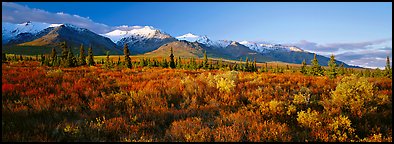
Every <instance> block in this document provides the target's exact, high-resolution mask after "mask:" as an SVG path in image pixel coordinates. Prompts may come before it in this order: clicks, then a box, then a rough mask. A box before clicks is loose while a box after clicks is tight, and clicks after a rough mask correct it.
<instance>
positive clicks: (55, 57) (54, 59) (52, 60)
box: [51, 48, 57, 66]
mask: <svg viewBox="0 0 394 144" xmlns="http://www.w3.org/2000/svg"><path fill="white" fill-rule="evenodd" d="M56 59H57V54H56V49H55V48H52V53H51V64H52V66H56Z"/></svg>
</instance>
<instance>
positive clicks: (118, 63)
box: [116, 56, 120, 66]
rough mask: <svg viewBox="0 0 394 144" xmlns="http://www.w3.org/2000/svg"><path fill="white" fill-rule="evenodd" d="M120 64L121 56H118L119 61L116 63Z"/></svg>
mask: <svg viewBox="0 0 394 144" xmlns="http://www.w3.org/2000/svg"><path fill="white" fill-rule="evenodd" d="M116 64H117V65H118V66H119V65H120V56H118V62H117V63H116Z"/></svg>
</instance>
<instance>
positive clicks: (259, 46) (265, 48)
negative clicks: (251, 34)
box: [240, 41, 304, 53]
mask: <svg viewBox="0 0 394 144" xmlns="http://www.w3.org/2000/svg"><path fill="white" fill-rule="evenodd" d="M240 44H242V45H244V46H247V47H249V49H251V50H254V51H257V52H260V53H267V52H270V51H287V52H289V51H296V52H303V51H304V50H302V49H301V48H298V47H296V46H286V45H281V44H269V43H255V42H249V41H242V42H240Z"/></svg>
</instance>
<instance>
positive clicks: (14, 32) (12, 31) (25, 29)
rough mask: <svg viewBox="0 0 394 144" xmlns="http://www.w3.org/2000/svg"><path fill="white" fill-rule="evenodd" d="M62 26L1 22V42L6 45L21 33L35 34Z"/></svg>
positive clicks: (29, 22)
mask: <svg viewBox="0 0 394 144" xmlns="http://www.w3.org/2000/svg"><path fill="white" fill-rule="evenodd" d="M60 25H62V24H48V23H42V22H31V21H28V22H24V23H21V24H13V23H9V22H2V28H1V30H2V42H3V43H7V42H8V41H10V40H11V39H13V38H15V37H16V36H18V35H19V34H22V33H30V34H36V33H39V32H40V31H42V30H44V29H46V28H49V27H58V26H60Z"/></svg>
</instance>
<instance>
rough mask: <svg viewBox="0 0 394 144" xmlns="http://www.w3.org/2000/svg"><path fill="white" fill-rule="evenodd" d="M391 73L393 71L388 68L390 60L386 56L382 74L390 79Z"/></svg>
mask: <svg viewBox="0 0 394 144" xmlns="http://www.w3.org/2000/svg"><path fill="white" fill-rule="evenodd" d="M392 73H393V71H392V70H391V66H390V58H389V56H387V60H386V66H385V68H384V74H385V76H386V77H388V78H392Z"/></svg>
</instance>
